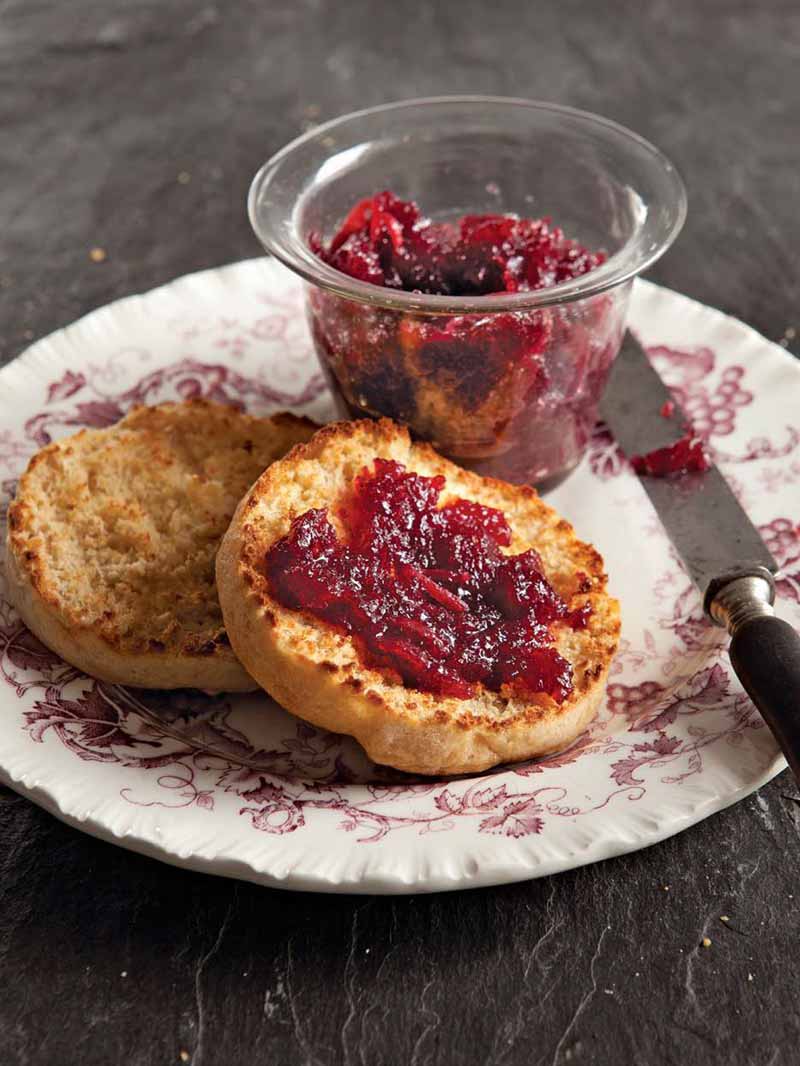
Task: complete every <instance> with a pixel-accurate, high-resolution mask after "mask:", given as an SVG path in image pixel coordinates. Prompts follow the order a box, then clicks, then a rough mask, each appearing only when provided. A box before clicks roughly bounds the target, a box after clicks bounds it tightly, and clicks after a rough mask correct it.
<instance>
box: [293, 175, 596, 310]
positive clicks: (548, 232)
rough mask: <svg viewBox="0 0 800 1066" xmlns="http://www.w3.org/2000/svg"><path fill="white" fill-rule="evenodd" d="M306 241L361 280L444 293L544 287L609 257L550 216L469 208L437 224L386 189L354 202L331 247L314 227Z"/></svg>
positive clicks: (342, 269)
mask: <svg viewBox="0 0 800 1066" xmlns="http://www.w3.org/2000/svg"><path fill="white" fill-rule="evenodd" d="M309 242H310V244H311V247H312V249H313V250H314V252H315V253H316V254H317V255H318V256H319V257H320V258H321V259H323V260H324V261H325V262H326V263H329V264H330V265H331V266H333V267H335V268H336V269H337V270H341V271H342V273H343V274H349V275H350V277H353V278H357V279H358V280H359V281H367V282H370V283H371V284H373V285H383V286H385V287H386V288H391V289H404V290H405V291H406V292H419V293H428V294H437V295H441V296H485V295H487V294H489V293H497V292H531V291H533V290H535V289H546V288H549V287H550V286H552V285H558V284H559V283H561V282H563V281H569V280H571V279H572V278H577V277H580V276H581V275H582V274H586V273H588V272H589V271H590V270H594V268H595V267H598V266H600V264H601V263H604V262H605V260H606V256H605V254H604V253H603V252H592V251H589V250H588V249H586V248H583V247H581V245H579V244H578V242H577V241H573V240H569V239H568V238H566V237H565V236H564V233H563V232H562V230H561V229H560V228H559V227H558V226H551V224H550V220H549V219H546V218H537V219H529V218H518V217H517V216H516V215H464V216H463V217H462V218H461V219H459V220H458V221H457V222H440V223H435V222H432V221H431V220H430V219H429V218H426V217H425V216H424V215H423V214H422V212H421V211H420V209H419V207H418V206H417V205H416V204H415V203H413V202H410V201H406V200H400V199H398V197H396V196H395V195H394V194H393V193H391V192H388V191H387V192H380V193H377V194H376V195H375V196H371V197H368V198H367V199H366V200H361V201H360V202H359V203H357V204H356V205H355V207H353V209H352V210H351V211H350V213H349V214H348V216H347V218H346V219H345V220H344V222H343V223H342V225H341V226H340V227H339V230H338V231H337V233H336V234H335V236H334V237H333V239H332V240H331V241H330V243H329V244H328V245H327V246H325V245H324V244H323V242H322V240H321V239H320V238H319V237H318V236H317V235H315V234H312V235H311V236H310V238H309Z"/></svg>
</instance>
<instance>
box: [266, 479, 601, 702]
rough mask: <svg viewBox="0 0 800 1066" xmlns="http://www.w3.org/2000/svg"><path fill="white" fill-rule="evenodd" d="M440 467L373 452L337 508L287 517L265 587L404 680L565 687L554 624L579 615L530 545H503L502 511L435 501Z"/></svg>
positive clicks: (505, 689) (507, 533) (513, 692)
mask: <svg viewBox="0 0 800 1066" xmlns="http://www.w3.org/2000/svg"><path fill="white" fill-rule="evenodd" d="M444 485H445V480H444V478H443V477H441V476H439V477H424V476H423V475H420V474H416V473H413V472H411V471H409V470H406V468H405V467H404V466H403V465H402V464H401V463H397V462H394V461H392V460H388V459H376V460H375V462H374V464H373V466H372V467H371V468H370V467H366V468H364V470H362V472H361V473H360V474H359V475H358V476H357V477H356V479H355V482H354V484H353V488H352V491H351V492H350V493H349V494H348V498H347V499H346V501H345V502H344V503H343V505H342V506H341V508H340V509H339V511H338V512H337V514H336V518H337V519H339V520H340V521H341V524H342V527H343V528H344V529H345V530H346V531H347V533H346V539H342V538H341V537H340V536H339V534H338V533H337V530H336V528H334V525H333V524H332V523H331V520H330V517H329V514H328V512H327V511H326V510H324V509H316V510H309V511H306V512H305V513H304V514H301V515H299V516H298V517H297V518H295V519H294V521H293V522H292V525H291V528H290V530H289V532H288V533H287V534H286V535H285V536H284V537H282V538H281V539H280V540H278V541H276V543H275V544H273V546H272V547H271V548H270V549H269V551H268V552H267V554H266V558H265V572H266V576H267V580H268V582H269V588H270V592H271V594H272V596H273V597H274V598H275V599H276V600H277V601H278V602H279V603H281V604H283V606H285V607H288V608H290V609H291V610H297V611H303V612H305V613H306V614H309V615H311V616H313V617H315V618H318V619H321V620H323V621H325V622H327V623H328V624H329V625H331V626H333V627H334V628H335V629H337V630H338V631H340V632H342V633H347V634H349V635H351V636H352V637H353V638H354V640H355V642H356V645H357V647H358V649H359V653H360V655H361V657H362V659H363V661H364V662H365V663H366V664H367V665H368V666H371V667H374V668H376V669H378V670H390V671H392V672H394V673H395V674H398V675H399V676H400V678H401V679H402V681H403V682H404V684H406V685H407V686H409V687H412V688H416V689H420V690H422V691H424V692H431V693H435V694H437V695H442V696H454V697H457V698H460V699H467V698H469V697H470V696H473V695H474V694H475V693H476V692H477V691H478V689H479V686H483V687H485V688H486V689H489V690H491V691H494V692H500V693H501V694H502V695H504V696H509V697H510V696H516V697H521V698H525V697H530V696H535V695H539V694H545V695H547V696H550V697H551V698H552V699H553V700H555V701H556V702H557V703H562V702H563V701H564V700H565V699H567V697H568V696H569V695H570V693H571V692H572V668H571V666H570V664H569V662H568V661H567V660H566V659H564V658H563V657H562V656H561V655H560V654H559V653H558V651H557V650H556V647H555V641H554V635H553V633H552V631H551V626H552V625H553V624H554V623H562V624H564V625H567V626H570V627H571V628H573V629H580V628H583V627H585V626H586V624H587V621H588V618H589V613H590V607H589V605H584V606H582V607H579V608H578V609H573V610H570V608H569V606H568V604H567V603H566V602H565V601H564V600H563V599H562V598H561V597H560V596H559V595H558V594H557V593H556V591H555V589H554V588H553V587H552V585H551V584H550V583H549V581H548V580H547V578H546V577H545V575H544V572H543V567H542V561H541V559H540V557H539V555H538V554H537V553H536V552H535V551H533V550H532V549H531V550H528V551H525V552H521V553H519V554H517V555H506V554H504V553H503V552H502V551H501V548H505V547H508V545H509V544H510V543H511V530H510V528H509V525H508V522H507V521H506V518H505V516H504V515H503V513H502V512H501V511H498V510H495V509H494V508H491V507H484V506H483V505H481V504H478V503H474V502H472V501H469V500H463V499H456V500H448V501H447V502H445V503H444V504H443V505H441V506H440V504H439V497H440V495H441V493H442V490H443V489H444Z"/></svg>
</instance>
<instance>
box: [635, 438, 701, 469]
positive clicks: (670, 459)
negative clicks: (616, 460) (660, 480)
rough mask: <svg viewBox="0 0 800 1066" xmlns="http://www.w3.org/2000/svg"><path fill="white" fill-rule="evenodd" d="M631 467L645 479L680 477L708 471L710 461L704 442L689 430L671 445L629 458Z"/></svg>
mask: <svg viewBox="0 0 800 1066" xmlns="http://www.w3.org/2000/svg"><path fill="white" fill-rule="evenodd" d="M631 465H632V466H633V469H634V470H635V471H636V473H637V474H644V475H646V476H647V477H680V475H681V474H699V473H702V472H703V471H704V470H708V469H709V468H710V466H711V460H710V459H709V458H708V455H707V454H706V449H705V441H704V440H703V438H702V437H698V436H697V434H696V433H694V431H693V430H692V429H691V428H689V429H687V430H686V433H685V434H684V435H683V436H682V437H681V438H680V440H676V441H675V442H674V443H673V444H668V445H666V447H664V448H656V449H655V450H654V451H652V452H648V453H647V454H646V455H634V456H632V457H631Z"/></svg>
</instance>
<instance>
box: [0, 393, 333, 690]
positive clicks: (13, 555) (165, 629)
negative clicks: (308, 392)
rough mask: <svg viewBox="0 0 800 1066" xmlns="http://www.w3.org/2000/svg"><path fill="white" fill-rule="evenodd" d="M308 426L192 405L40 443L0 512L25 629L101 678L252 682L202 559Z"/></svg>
mask: <svg viewBox="0 0 800 1066" xmlns="http://www.w3.org/2000/svg"><path fill="white" fill-rule="evenodd" d="M316 428H317V427H316V426H315V425H314V423H312V422H311V421H310V420H308V419H305V418H299V417H297V416H295V415H291V414H277V415H273V416H272V417H271V418H254V417H251V416H249V415H245V414H241V413H240V412H239V411H238V410H236V409H235V408H233V407H226V406H224V405H221V404H214V403H208V402H206V401H202V400H192V401H188V402H185V403H164V404H160V405H159V406H156V407H134V408H133V409H132V410H131V411H130V412H129V413H128V414H127V415H126V416H125V418H123V419H122V420H121V421H120V422H118V423H117V424H116V425H114V426H111V427H110V428H108V429H101V430H81V432H79V433H76V434H75V435H74V436H71V437H68V438H66V439H64V440H59V441H56V442H55V443H53V444H50V445H48V446H47V447H46V448H43V449H42V450H41V451H40V452H38V453H37V454H36V455H35V456H34V457H33V458H32V459H31V461H30V464H29V465H28V469H27V470H26V472H25V473H24V474H23V476H22V478H21V480H20V483H19V487H18V490H17V494H16V498H15V500H14V502H13V503H12V504H11V507H10V510H9V513H8V539H7V559H6V575H7V579H8V583H9V588H10V592H11V595H12V597H13V600H14V602H15V605H16V607H17V609H18V611H19V613H20V615H21V616H22V618H23V620H24V622H25V623H26V625H27V626H28V627H29V628H30V629H31V630H32V631H33V633H35V634H36V636H37V637H38V638H39V640H41V641H42V643H43V644H45V645H47V647H49V648H51V649H52V650H53V651H55V652H56V653H57V654H58V655H60V656H61V657H62V658H64V659H66V661H67V662H69V663H72V664H73V665H74V666H77V667H79V668H80V669H81V670H83V671H85V672H86V673H87V674H90V675H91V676H93V677H97V678H100V679H101V680H104V681H112V682H117V683H120V684H126V685H138V686H141V687H144V688H163V689H171V688H183V687H192V688H200V689H206V690H208V691H250V690H252V689H254V688H256V687H257V686H256V684H255V682H254V681H253V680H252V679H251V678H250V677H249V675H248V674H247V671H246V670H245V669H244V667H243V666H242V665H241V663H240V662H239V661H238V659H237V658H236V656H235V654H234V652H233V650H232V649H231V646H230V643H229V641H228V638H227V635H226V633H225V627H224V624H223V620H222V613H221V611H220V607H219V600H218V598H217V589H216V583H215V578H214V559H215V556H216V553H217V548H218V547H219V543H220V540H221V538H222V535H223V534H224V532H225V530H226V529H227V527H228V524H229V522H230V520H231V516H232V515H233V512H234V510H235V508H236V505H237V504H238V502H239V500H240V499H241V497H242V496H243V495H244V493H245V492H246V491H247V489H248V488H249V487H250V485H251V484H252V483H253V482H254V481H255V480H256V478H258V476H259V475H260V474H261V473H262V471H263V470H264V468H265V467H267V466H269V464H270V463H272V462H273V461H274V460H275V459H277V458H279V457H280V456H282V455H284V454H285V453H286V452H287V451H288V450H289V449H290V448H291V447H292V446H293V445H295V444H297V443H298V442H301V441H306V440H308V439H309V438H310V437H311V436H312V434H313V432H314V430H315V429H316Z"/></svg>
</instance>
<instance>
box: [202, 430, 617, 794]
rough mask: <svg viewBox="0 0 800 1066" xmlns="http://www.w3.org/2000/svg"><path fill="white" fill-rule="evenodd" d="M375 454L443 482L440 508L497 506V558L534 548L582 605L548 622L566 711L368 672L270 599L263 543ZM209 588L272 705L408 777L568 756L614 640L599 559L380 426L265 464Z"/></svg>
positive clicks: (499, 491)
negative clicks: (562, 671) (583, 614)
mask: <svg viewBox="0 0 800 1066" xmlns="http://www.w3.org/2000/svg"><path fill="white" fill-rule="evenodd" d="M376 457H381V458H384V459H393V460H396V461H397V462H399V463H402V464H403V465H404V466H405V467H406V468H407V469H408V470H411V471H415V472H416V473H419V474H422V475H425V476H428V477H434V476H436V475H443V476H444V478H445V489H444V492H443V494H442V497H441V499H440V503H444V502H446V500H448V499H456V498H461V499H465V500H472V501H475V502H477V503H481V504H484V505H486V506H488V507H493V508H497V509H498V510H500V511H502V512H503V513H504V515H505V516H506V519H507V521H508V523H509V526H510V527H511V531H512V542H511V544H510V546H509V547H508V548H507V549H504V550H505V552H506V553H508V554H516V553H518V552H522V551H525V550H527V549H528V548H535V549H536V551H537V552H538V553H539V555H540V556H541V559H542V561H543V564H544V570H545V574H546V577H547V578H548V580H549V581H550V583H551V585H552V586H553V587H554V588H555V590H556V591H557V592H558V593H559V595H560V596H561V597H563V599H564V600H566V601H567V603H568V605H569V607H570V609H573V608H578V607H580V606H582V605H583V604H586V603H589V604H591V614H590V616H589V619H588V624H587V625H586V628H584V629H580V628H577V629H573V628H570V627H569V626H568V625H566V624H563V623H555V624H554V625H553V627H552V631H553V633H554V634H555V635H556V647H557V649H558V651H559V652H560V654H561V655H563V656H564V657H565V658H566V659H567V660H568V661H569V663H570V664H571V666H572V670H573V691H572V693H571V695H570V696H569V697H568V698H567V699H566V700H565V701H564V702H563V703H562V704H558V703H556V702H555V701H554V700H553V699H552V698H551V697H550V696H547V695H544V694H538V695H536V696H534V697H529V698H527V699H524V700H521V699H510V698H504V697H503V696H501V695H500V694H499V693H498V692H494V691H490V690H488V689H485V688H482V687H480V688H479V690H478V691H477V693H476V694H475V695H474V696H472V697H470V698H467V699H458V698H454V697H452V696H450V697H445V696H440V695H433V694H432V693H430V692H424V691H420V690H418V689H415V688H410V687H407V686H406V685H404V684H403V682H402V680H401V679H400V677H399V675H395V674H394V673H393V672H392V671H391V670H377V669H372V668H370V667H369V666H366V665H365V664H364V662H363V658H362V656H361V655H360V654H359V650H358V648H357V646H356V644H355V643H354V641H353V639H352V637H350V636H348V635H346V634H343V633H341V632H339V631H337V630H336V629H334V628H333V627H332V626H330V625H328V624H326V623H325V622H324V621H321V620H319V619H317V618H314V617H312V616H311V615H309V614H307V613H305V612H302V611H296V610H290V609H288V608H286V607H284V606H282V605H281V604H280V603H278V602H277V601H276V599H274V598H273V596H272V595H271V593H270V587H269V584H268V580H267V577H266V575H265V567H264V558H265V555H266V552H267V551H268V549H269V548H270V547H271V545H273V544H274V543H275V542H276V541H277V540H278V539H279V538H281V537H282V536H284V535H285V534H286V533H287V532H288V530H289V527H290V525H291V522H292V520H293V519H294V518H295V517H296V516H298V515H301V514H303V513H305V512H306V511H308V510H309V509H312V508H326V509H328V511H329V514H333V513H334V512H336V510H337V507H338V504H339V503H340V502H341V501H342V500H344V499H346V497H347V494H348V493H349V491H350V489H351V486H352V484H353V480H354V478H355V477H356V475H358V474H359V472H360V471H361V470H362V469H363V468H364V467H366V466H369V465H370V464H372V462H373V460H374V459H375V458H376ZM342 534H344V535H346V530H340V535H342ZM217 587H218V591H219V597H220V603H221V605H222V612H223V617H224V620H225V626H226V629H227V632H228V636H229V639H230V641H231V644H232V646H233V648H234V650H235V652H236V654H237V655H238V656H239V658H240V660H241V661H242V663H243V664H244V666H245V667H246V668H247V670H248V671H249V673H250V674H251V675H252V677H254V678H255V680H256V681H258V682H259V684H260V685H262V686H263V687H264V688H265V689H266V690H267V691H268V692H269V693H270V694H271V695H272V696H273V697H274V698H275V699H276V700H278V702H280V703H281V704H283V706H284V707H286V708H287V709H288V710H290V711H292V712H293V713H294V714H297V715H299V716H300V717H302V718H305V719H307V720H308V721H310V722H313V723H314V724H316V725H319V726H322V727H324V728H326V729H330V730H333V731H336V732H339V733H348V734H351V735H352V736H354V737H356V738H357V739H358V740H359V741H360V742H361V744H362V745H363V746H364V748H365V749H366V751H367V753H368V754H369V755H370V756H371V758H372V759H374V760H375V761H376V762H379V763H386V764H388V765H390V766H394V767H397V768H398V769H401V770H407V771H410V772H414V773H423V774H454V773H467V772H472V771H477V770H484V769H487V768H488V767H490V766H494V765H496V764H497V763H501V762H509V761H515V760H520V759H527V758H531V757H532V756H536V755H542V754H544V753H546V752H551V751H556V750H559V749H561V748H564V747H565V746H567V745H568V744H569V743H570V742H571V741H572V740H573V739H574V738H575V737H576V736H578V734H580V733H581V732H582V731H583V730H584V729H585V727H586V726H587V724H588V723H589V722H590V720H591V719H592V717H593V716H594V714H595V712H596V710H597V706H598V704H599V702H600V700H601V698H602V695H603V691H604V688H605V682H606V677H607V674H608V668H609V665H610V663H611V659H612V657H613V655H614V652H615V651H616V648H617V643H618V639H619V628H620V623H619V607H618V604H617V601H616V600H615V599H613V598H612V597H611V596H609V595H608V593H607V591H606V576H605V574H604V573H603V560H602V558H601V557H600V555H599V554H598V553H597V551H595V549H594V548H593V547H591V546H590V545H588V544H585V543H583V542H582V541H580V540H578V539H577V537H576V536H575V533H574V531H573V529H572V526H571V525H570V524H569V522H567V521H565V520H564V519H562V518H560V517H559V515H558V514H556V512H555V511H554V510H553V509H552V508H551V507H549V506H547V504H545V503H543V502H542V500H541V499H540V498H539V496H538V495H537V493H536V492H535V491H534V490H533V489H531V488H529V487H527V486H519V485H509V484H506V483H505V482H502V481H496V480H493V479H490V478H482V477H479V476H478V475H476V474H473V473H470V472H467V471H465V470H462V469H461V468H460V467H458V466H456V465H455V464H454V463H451V462H449V461H448V460H446V459H444V458H442V457H441V456H440V455H438V454H437V453H436V452H435V451H434V450H433V449H432V448H431V447H430V446H429V445H427V444H419V443H412V441H411V439H410V438H409V434H408V432H407V431H406V430H405V429H404V428H401V427H400V426H398V425H396V424H395V423H393V422H391V421H389V420H386V419H384V420H382V421H380V422H371V421H367V420H364V421H358V422H345V423H336V424H332V425H329V426H326V427H324V428H323V429H321V430H320V431H319V432H318V433H317V434H316V435H315V436H314V437H313V439H312V440H310V441H309V442H308V443H304V444H300V445H298V446H296V447H295V448H293V449H292V451H291V452H289V454H288V455H287V456H286V457H285V458H284V459H282V460H280V461H278V462H276V463H274V464H273V465H272V466H271V467H270V468H269V469H268V470H266V471H265V472H264V474H262V476H261V477H260V478H259V479H258V481H257V482H256V483H255V485H253V487H252V488H251V490H250V491H249V492H248V493H247V495H246V496H245V497H244V499H243V500H242V502H241V503H240V504H239V507H238V508H237V510H236V514H235V515H234V518H233V521H232V522H231V525H230V528H229V530H228V532H227V533H226V534H225V537H224V538H223V541H222V545H221V547H220V551H219V554H218V556H217Z"/></svg>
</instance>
